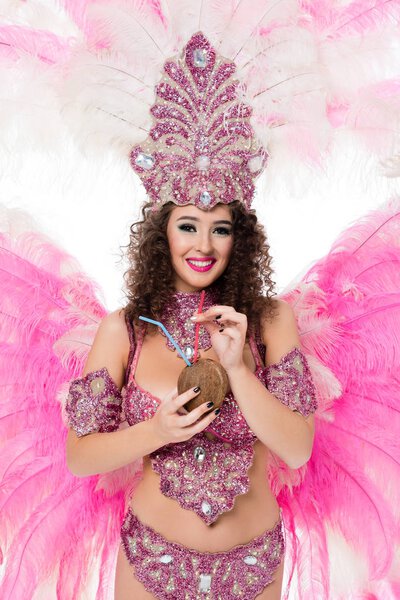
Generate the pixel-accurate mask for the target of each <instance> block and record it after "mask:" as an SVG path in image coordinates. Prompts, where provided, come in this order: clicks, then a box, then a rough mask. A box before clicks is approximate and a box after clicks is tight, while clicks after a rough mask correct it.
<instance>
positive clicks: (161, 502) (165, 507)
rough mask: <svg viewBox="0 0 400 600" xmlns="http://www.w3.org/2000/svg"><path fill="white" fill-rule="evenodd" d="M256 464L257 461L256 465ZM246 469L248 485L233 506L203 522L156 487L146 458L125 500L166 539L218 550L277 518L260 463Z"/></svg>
mask: <svg viewBox="0 0 400 600" xmlns="http://www.w3.org/2000/svg"><path fill="white" fill-rule="evenodd" d="M256 466H257V465H256ZM258 466H259V468H258V469H257V468H256V469H255V468H254V465H253V468H252V469H251V473H250V472H249V481H250V486H249V489H248V491H247V492H246V493H245V494H239V495H237V496H236V497H235V502H234V505H233V508H232V509H231V510H229V511H226V512H224V513H222V514H221V515H219V517H218V518H217V519H216V521H214V523H212V524H211V525H207V524H206V523H204V521H203V520H202V519H201V518H200V517H199V516H198V515H197V514H196V513H195V512H193V511H191V510H187V509H185V508H182V506H181V505H180V504H179V503H178V502H177V501H176V500H174V499H172V498H169V497H167V496H164V495H163V494H162V492H161V491H160V478H159V475H158V474H157V473H155V472H154V471H153V470H152V467H151V462H150V460H149V459H148V458H147V457H145V459H144V461H143V477H142V479H141V481H140V483H139V484H138V486H137V487H136V489H135V491H134V493H133V494H132V496H131V498H130V501H129V504H130V506H131V508H132V510H133V511H134V512H135V514H136V515H137V517H138V518H139V519H140V520H141V521H143V522H144V523H146V524H147V525H150V526H151V527H153V528H154V529H155V530H156V531H158V532H159V533H160V534H161V535H163V536H164V537H166V538H167V539H168V540H170V541H175V542H178V543H181V544H184V545H185V546H187V547H190V548H194V549H196V550H199V551H208V552H218V551H220V550H226V549H229V548H231V547H233V546H235V545H237V544H244V543H247V542H249V541H250V540H251V539H253V538H254V537H256V536H258V535H260V534H261V533H263V532H264V531H265V530H266V529H272V528H273V527H274V525H275V524H276V522H277V520H278V519H279V515H280V510H279V505H278V503H277V501H276V498H275V496H274V495H273V493H272V491H271V489H270V487H269V485H268V481H267V479H266V476H265V469H264V468H263V467H264V465H258Z"/></svg>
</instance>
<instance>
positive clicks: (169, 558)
mask: <svg viewBox="0 0 400 600" xmlns="http://www.w3.org/2000/svg"><path fill="white" fill-rule="evenodd" d="M173 560H174V559H173V557H172V556H171V555H170V554H163V555H162V556H160V563H163V564H164V565H167V564H168V563H170V562H172V561H173Z"/></svg>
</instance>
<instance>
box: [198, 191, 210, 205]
mask: <svg viewBox="0 0 400 600" xmlns="http://www.w3.org/2000/svg"><path fill="white" fill-rule="evenodd" d="M200 202H201V204H202V205H203V206H210V204H211V195H210V194H209V193H208V192H207V191H205V192H201V194H200Z"/></svg>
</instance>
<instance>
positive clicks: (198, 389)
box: [193, 386, 200, 394]
mask: <svg viewBox="0 0 400 600" xmlns="http://www.w3.org/2000/svg"><path fill="white" fill-rule="evenodd" d="M193 391H194V392H196V394H197V392H199V391H200V388H199V386H197V387H195V388H193Z"/></svg>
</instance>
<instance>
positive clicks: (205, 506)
mask: <svg viewBox="0 0 400 600" xmlns="http://www.w3.org/2000/svg"><path fill="white" fill-rule="evenodd" d="M201 510H202V512H203V513H204V514H205V515H207V516H208V515H211V504H209V503H208V502H206V501H205V500H203V502H202V503H201Z"/></svg>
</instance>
